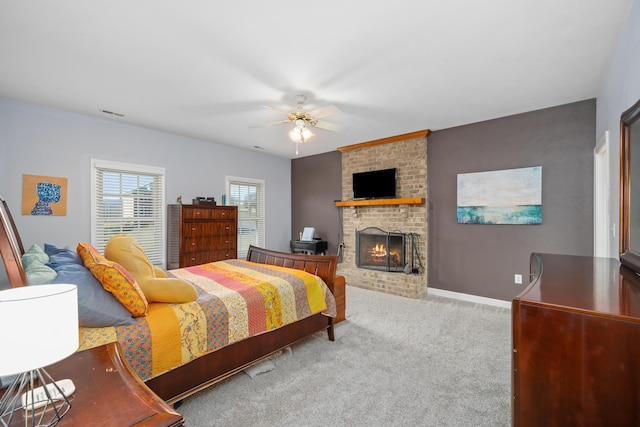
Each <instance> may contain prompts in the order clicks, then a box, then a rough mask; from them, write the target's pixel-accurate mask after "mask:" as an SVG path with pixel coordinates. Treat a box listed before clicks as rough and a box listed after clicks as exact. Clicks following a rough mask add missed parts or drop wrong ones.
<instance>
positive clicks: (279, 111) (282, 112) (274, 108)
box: [263, 105, 289, 116]
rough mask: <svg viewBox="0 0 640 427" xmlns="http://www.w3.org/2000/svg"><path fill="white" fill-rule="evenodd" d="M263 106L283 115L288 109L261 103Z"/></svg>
mask: <svg viewBox="0 0 640 427" xmlns="http://www.w3.org/2000/svg"><path fill="white" fill-rule="evenodd" d="M263 107H264V108H268V109H269V110H272V111H275V112H276V113H280V114H284V115H285V116H288V115H289V112H288V111H285V110H281V109H279V108H276V107H272V106H271V105H263Z"/></svg>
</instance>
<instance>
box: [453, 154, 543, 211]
mask: <svg viewBox="0 0 640 427" xmlns="http://www.w3.org/2000/svg"><path fill="white" fill-rule="evenodd" d="M457 217H458V224H541V223H542V166H535V167H529V168H519V169H506V170H499V171H488V172H474V173H461V174H458V199H457Z"/></svg>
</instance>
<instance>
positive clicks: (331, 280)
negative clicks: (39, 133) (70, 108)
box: [0, 195, 338, 404]
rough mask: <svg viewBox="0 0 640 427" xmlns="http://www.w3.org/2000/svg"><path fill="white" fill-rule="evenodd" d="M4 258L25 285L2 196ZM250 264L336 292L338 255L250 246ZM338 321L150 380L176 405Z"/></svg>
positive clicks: (244, 344)
mask: <svg viewBox="0 0 640 427" xmlns="http://www.w3.org/2000/svg"><path fill="white" fill-rule="evenodd" d="M0 200H1V202H2V203H0V223H1V227H0V255H2V258H3V260H4V264H5V268H6V270H7V275H8V276H9V281H10V282H11V286H12V287H20V286H25V285H26V276H25V272H24V268H23V266H22V261H21V258H20V257H21V255H22V254H24V246H23V245H22V240H21V239H20V235H19V234H18V230H17V228H16V225H15V223H14V221H13V218H12V216H11V213H10V211H9V208H8V206H7V203H6V201H5V200H4V199H3V198H2V196H1V195H0ZM247 260H248V261H251V262H255V263H259V264H271V265H277V266H283V267H289V268H295V269H298V270H304V271H307V272H309V273H312V274H315V275H317V276H319V277H321V278H322V279H323V280H324V281H325V283H326V284H327V286H328V287H329V289H330V290H331V292H333V293H334V294H335V291H334V289H335V283H336V266H337V262H338V259H337V256H324V255H304V254H290V253H285V252H276V251H271V250H267V249H261V248H257V247H255V246H251V247H250V248H249V252H248V254H247ZM333 324H334V320H333V318H331V317H328V316H326V315H324V314H321V313H318V314H314V315H313V316H310V317H307V318H305V319H302V320H299V321H297V322H295V323H292V324H289V325H286V326H283V327H281V328H279V329H276V330H274V331H271V332H267V333H263V334H260V335H256V336H253V337H250V338H247V339H244V340H242V341H238V342H235V343H233V344H229V345H227V346H225V347H222V348H220V349H218V350H216V351H213V352H211V353H208V354H206V355H204V356H201V357H199V358H197V359H195V360H192V361H191V362H189V363H187V364H185V365H182V366H180V367H178V368H175V369H173V370H171V371H168V372H165V373H163V374H161V375H159V376H157V377H155V378H151V379H150V380H148V381H146V385H147V386H148V387H149V388H150V389H151V390H153V391H154V392H155V393H156V394H157V395H158V396H160V398H162V399H163V400H165V401H166V402H167V403H170V404H172V403H175V402H177V401H179V400H182V399H184V398H185V397H187V396H189V395H191V394H193V393H196V392H198V391H200V390H202V389H204V388H206V387H208V386H210V385H212V384H214V383H216V382H219V381H221V380H223V379H225V378H227V377H229V376H231V375H233V374H235V373H237V372H239V371H241V370H243V369H246V368H247V367H249V366H251V365H253V364H255V363H257V362H259V361H261V360H262V359H264V358H266V357H268V356H270V355H272V354H273V353H275V352H277V351H279V350H281V349H283V348H285V347H287V346H289V345H291V344H293V343H295V342H296V341H298V340H300V339H302V338H304V337H306V336H308V335H311V334H313V333H316V332H319V331H322V330H327V332H328V335H329V339H330V340H331V341H333V340H334V334H333Z"/></svg>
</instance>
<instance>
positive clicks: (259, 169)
mask: <svg viewBox="0 0 640 427" xmlns="http://www.w3.org/2000/svg"><path fill="white" fill-rule="evenodd" d="M92 158H97V159H103V160H114V161H123V162H129V163H138V164H145V165H152V166H161V167H164V168H165V169H166V201H167V203H175V201H176V199H177V197H178V196H182V200H183V202H184V203H190V201H191V199H193V198H194V197H196V196H213V197H215V198H216V201H218V203H221V195H222V194H223V193H224V192H225V175H233V176H239V177H247V178H256V179H264V180H265V188H266V247H268V248H271V249H277V250H282V251H288V249H289V238H290V233H291V162H290V160H289V159H285V158H280V157H276V156H271V155H266V154H264V153H258V152H254V151H249V150H243V149H237V148H233V147H230V146H226V145H223V144H216V143H211V142H206V141H201V140H196V139H192V138H186V137H182V136H178V135H173V134H168V133H164V132H158V131H154V130H150V129H146V128H141V127H136V126H130V125H126V124H122V123H118V122H116V121H110V120H102V119H98V118H94V117H89V116H84V115H80V114H75V113H69V112H66V111H61V110H57V109H53V108H48V107H43V106H39V105H34V104H29V103H24V102H18V101H15V100H10V99H6V98H0V168H1V169H0V194H2V195H3V196H4V198H5V199H6V200H7V203H8V204H9V207H10V209H11V212H12V214H13V216H14V219H15V221H16V224H17V227H18V229H19V230H20V234H21V236H22V239H23V243H24V245H25V249H26V248H28V247H29V246H31V245H32V244H34V243H36V244H38V245H41V246H42V245H43V244H44V243H54V244H57V245H63V246H68V247H72V248H75V247H76V245H77V243H78V242H79V241H83V240H84V241H89V239H90V226H91V223H90V159H92ZM23 174H32V175H47V176H56V177H66V178H68V204H67V215H66V216H58V217H36V216H27V215H25V216H23V215H21V213H20V211H21V203H22V175H23ZM0 270H3V269H2V268H0ZM2 276H3V275H2V274H0V277H2ZM1 281H2V279H1V278H0V282H1Z"/></svg>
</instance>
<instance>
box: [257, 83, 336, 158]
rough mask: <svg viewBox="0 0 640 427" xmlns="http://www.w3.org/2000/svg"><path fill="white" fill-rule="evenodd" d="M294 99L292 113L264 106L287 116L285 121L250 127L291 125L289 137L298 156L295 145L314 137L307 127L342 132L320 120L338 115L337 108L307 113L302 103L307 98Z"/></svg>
mask: <svg viewBox="0 0 640 427" xmlns="http://www.w3.org/2000/svg"><path fill="white" fill-rule="evenodd" d="M295 99H296V107H295V108H294V109H293V111H284V110H281V109H279V108H276V107H272V106H268V105H265V107H266V108H268V109H270V110H273V111H275V112H277V113H280V114H284V115H285V116H287V118H286V120H280V121H277V122H272V123H267V124H265V125H262V126H252V127H266V126H273V125H279V124H286V123H293V125H294V127H293V129H291V131H290V132H289V137H290V138H291V140H292V141H293V142H295V143H296V154H298V146H297V144H299V143H303V142H307V141H309V140H310V139H311V138H313V137H314V136H315V135H314V134H313V133H312V132H311V130H310V129H309V127H317V128H321V129H326V130H329V131H332V132H342V131H343V128H342V126H340V125H337V124H335V123H331V122H327V121H325V120H320V119H322V118H325V117H328V116H331V115H334V114H338V113H340V110H339V109H338V107H336V106H335V105H327V106H324V107H320V108H316V109H315V110H312V111H307V110H305V108H304V103H305V101H306V100H307V96H306V95H303V94H298V95H296V96H295Z"/></svg>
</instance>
